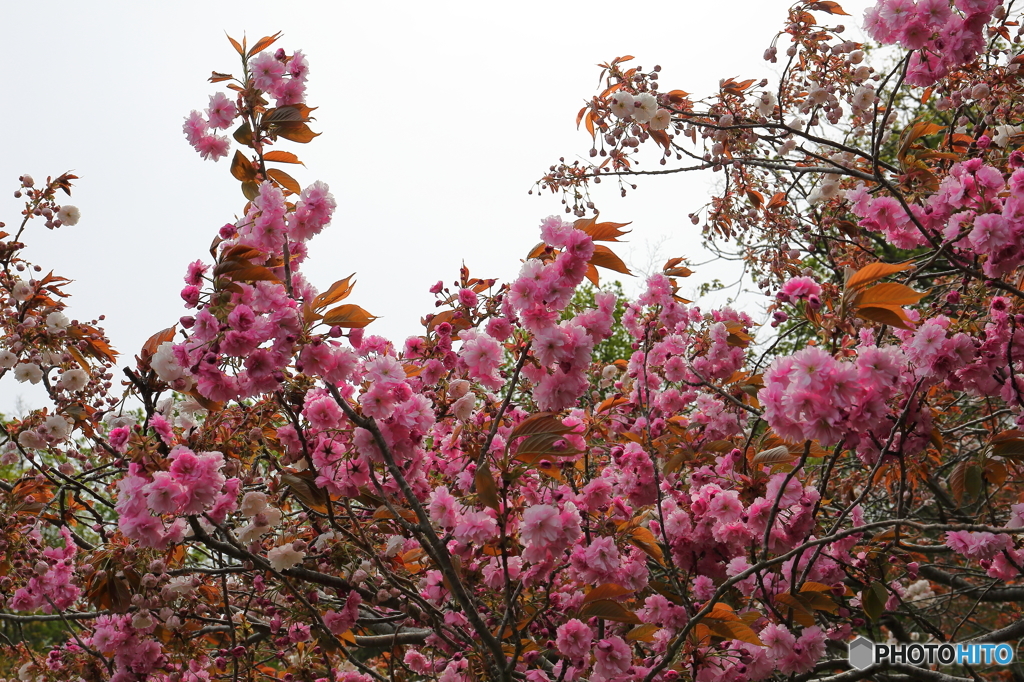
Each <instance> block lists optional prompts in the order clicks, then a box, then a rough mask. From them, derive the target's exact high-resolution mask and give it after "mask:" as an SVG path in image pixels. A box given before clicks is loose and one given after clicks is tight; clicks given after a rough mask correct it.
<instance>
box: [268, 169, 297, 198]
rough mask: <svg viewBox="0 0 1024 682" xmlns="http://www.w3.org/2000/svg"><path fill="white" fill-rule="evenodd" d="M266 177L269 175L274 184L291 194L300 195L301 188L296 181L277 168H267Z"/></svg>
mask: <svg viewBox="0 0 1024 682" xmlns="http://www.w3.org/2000/svg"><path fill="white" fill-rule="evenodd" d="M267 175H269V176H270V177H271V178H272V179H273V180H274V182H276V183H277V184H279V185H281V186H282V187H284V188H285V189H286V190H288V191H289V192H291V193H292V194H301V193H302V187H300V186H299V183H298V181H297V180H296V179H295V178H293V177H292V176H290V175H288V174H287V173H285V172H284V171H283V170H281V169H279V168H268V169H267Z"/></svg>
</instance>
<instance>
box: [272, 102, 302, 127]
mask: <svg viewBox="0 0 1024 682" xmlns="http://www.w3.org/2000/svg"><path fill="white" fill-rule="evenodd" d="M261 121H262V122H263V123H265V124H266V123H275V124H278V123H305V122H306V117H305V116H304V115H303V113H302V110H301V109H299V107H298V106H296V105H294V104H286V105H285V106H282V107H277V108H276V109H269V110H267V112H266V113H265V114H263V118H262V119H261Z"/></svg>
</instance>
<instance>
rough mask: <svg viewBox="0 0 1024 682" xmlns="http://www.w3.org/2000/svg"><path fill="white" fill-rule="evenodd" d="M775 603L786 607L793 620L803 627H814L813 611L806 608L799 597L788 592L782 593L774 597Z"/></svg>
mask: <svg viewBox="0 0 1024 682" xmlns="http://www.w3.org/2000/svg"><path fill="white" fill-rule="evenodd" d="M775 601H776V603H778V604H782V605H784V606H785V607H787V608H788V609H789V611H790V612H791V614H792V616H793V620H795V621H796V622H797V623H799V624H800V625H802V626H803V627H805V628H809V627H811V626H812V625H814V611H812V610H811V609H810V608H808V606H807V605H806V604H805V603H804V602H803V599H801V598H800V597H798V596H796V595H792V594H790V593H789V592H782V593H781V594H777V595H775Z"/></svg>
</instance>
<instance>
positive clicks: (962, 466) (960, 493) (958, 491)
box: [949, 460, 967, 504]
mask: <svg viewBox="0 0 1024 682" xmlns="http://www.w3.org/2000/svg"><path fill="white" fill-rule="evenodd" d="M966 476H967V460H961V461H959V462H957V463H956V466H954V467H953V471H951V472H950V473H949V489H950V491H951V492H952V493H953V499H954V500H956V501H957V504H959V503H960V502H961V501H962V500H963V499H964V491H965V490H966V484H965V478H966Z"/></svg>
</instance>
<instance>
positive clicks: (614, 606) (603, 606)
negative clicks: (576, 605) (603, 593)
mask: <svg viewBox="0 0 1024 682" xmlns="http://www.w3.org/2000/svg"><path fill="white" fill-rule="evenodd" d="M580 616H581V617H583V618H604V619H605V620H612V621H615V622H616V623H631V624H633V625H640V619H639V618H638V617H637V615H636V614H635V613H633V612H632V611H630V610H629V609H627V608H626V607H625V606H623V605H622V604H620V603H618V602H616V601H612V600H610V599H597V600H595V601H592V602H590V603H589V604H585V605H584V606H583V608H582V609H580Z"/></svg>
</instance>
